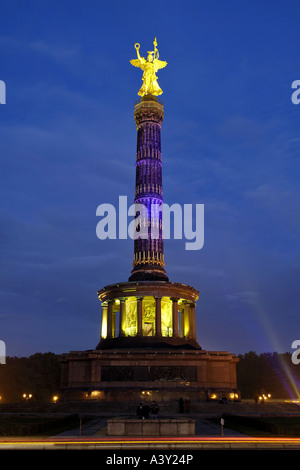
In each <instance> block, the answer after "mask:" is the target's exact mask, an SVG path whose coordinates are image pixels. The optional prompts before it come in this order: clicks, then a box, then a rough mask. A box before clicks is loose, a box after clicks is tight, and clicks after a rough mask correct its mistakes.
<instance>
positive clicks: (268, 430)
mask: <svg viewBox="0 0 300 470" xmlns="http://www.w3.org/2000/svg"><path fill="white" fill-rule="evenodd" d="M211 421H213V422H217V423H219V422H220V420H219V419H213V418H212V419H211ZM224 427H225V428H226V427H227V428H230V429H233V430H234V431H238V432H240V433H243V434H245V435H247V436H251V437H300V417H285V416H270V417H249V416H235V415H228V416H224Z"/></svg>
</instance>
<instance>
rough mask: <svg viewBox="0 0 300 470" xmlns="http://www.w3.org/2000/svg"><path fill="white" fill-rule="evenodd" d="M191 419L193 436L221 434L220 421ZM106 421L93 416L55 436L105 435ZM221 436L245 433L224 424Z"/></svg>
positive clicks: (235, 435)
mask: <svg viewBox="0 0 300 470" xmlns="http://www.w3.org/2000/svg"><path fill="white" fill-rule="evenodd" d="M191 419H195V420H196V423H195V436H202V437H204V436H207V437H216V436H222V427H221V423H220V424H217V423H214V422H212V421H210V420H209V419H205V418H201V419H200V418H197V417H192V416H191ZM106 421H107V418H94V419H92V420H91V421H89V422H88V423H87V424H83V425H82V426H81V427H80V426H78V427H76V428H75V429H71V430H68V431H64V432H62V433H60V434H58V435H56V436H55V437H68V436H69V437H78V436H82V437H84V436H85V437H88V436H91V437H92V436H93V437H96V436H101V435H103V436H104V435H106ZM223 436H225V437H246V435H245V434H241V433H239V432H237V431H234V430H232V429H229V428H226V426H224V427H223Z"/></svg>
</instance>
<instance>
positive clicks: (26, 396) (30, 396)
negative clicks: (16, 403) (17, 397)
mask: <svg viewBox="0 0 300 470" xmlns="http://www.w3.org/2000/svg"><path fill="white" fill-rule="evenodd" d="M23 398H24V399H25V400H26V402H28V400H30V398H32V394H31V393H28V394H27V393H23Z"/></svg>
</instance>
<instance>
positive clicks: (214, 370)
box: [61, 348, 238, 403]
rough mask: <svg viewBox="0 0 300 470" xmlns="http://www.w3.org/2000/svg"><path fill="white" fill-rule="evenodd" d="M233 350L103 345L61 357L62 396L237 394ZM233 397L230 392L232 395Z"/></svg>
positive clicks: (133, 398) (136, 398)
mask: <svg viewBox="0 0 300 470" xmlns="http://www.w3.org/2000/svg"><path fill="white" fill-rule="evenodd" d="M237 362H238V358H237V357H236V356H235V355H234V354H230V353H228V352H222V351H204V350H201V349H195V350H193V349H176V348H175V349H168V348H165V349H153V350H152V349H138V348H136V349H127V350H126V349H103V350H91V351H82V352H76V351H74V352H70V353H68V354H65V355H63V357H62V359H61V372H62V376H61V399H62V400H63V401H82V400H84V401H91V400H98V401H104V402H105V401H106V402H127V403H129V402H131V403H138V402H140V401H143V400H147V401H150V400H155V401H158V402H168V401H177V402H178V400H179V398H180V397H182V398H183V399H189V400H191V401H193V402H200V401H208V400H209V399H210V398H213V399H216V398H217V396H219V395H222V396H223V397H226V398H227V400H231V399H232V400H233V399H234V400H236V398H237V394H238V390H237V381H236V363H237ZM232 397H234V398H232Z"/></svg>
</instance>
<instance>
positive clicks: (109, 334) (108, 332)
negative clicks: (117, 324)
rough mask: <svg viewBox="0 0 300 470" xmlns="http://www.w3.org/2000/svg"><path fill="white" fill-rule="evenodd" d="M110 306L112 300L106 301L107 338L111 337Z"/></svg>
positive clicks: (111, 305)
mask: <svg viewBox="0 0 300 470" xmlns="http://www.w3.org/2000/svg"><path fill="white" fill-rule="evenodd" d="M112 307H113V301H112V300H109V301H108V309H107V338H111V337H112Z"/></svg>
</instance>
